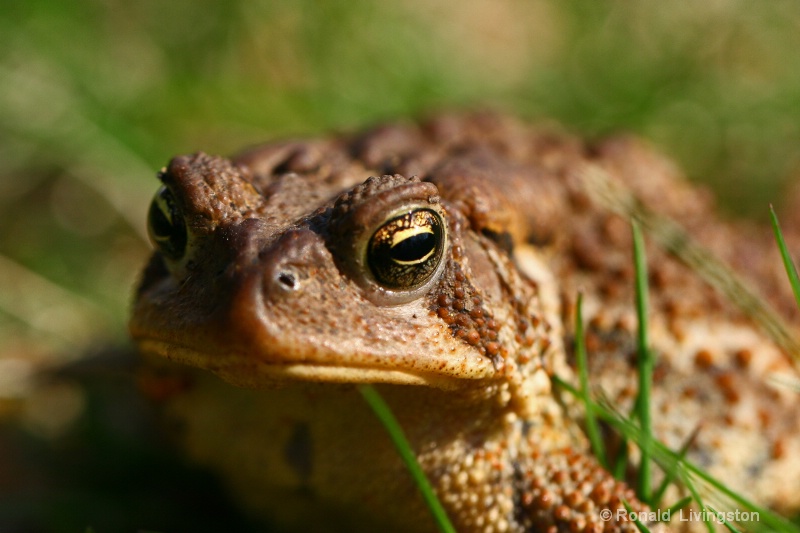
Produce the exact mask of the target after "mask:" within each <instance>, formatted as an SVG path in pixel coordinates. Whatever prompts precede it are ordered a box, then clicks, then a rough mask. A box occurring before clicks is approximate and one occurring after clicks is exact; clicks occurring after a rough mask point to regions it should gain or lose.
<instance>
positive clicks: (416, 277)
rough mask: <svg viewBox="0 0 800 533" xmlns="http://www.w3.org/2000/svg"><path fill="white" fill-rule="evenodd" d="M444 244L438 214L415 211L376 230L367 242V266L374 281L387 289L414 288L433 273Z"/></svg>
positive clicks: (396, 218)
mask: <svg viewBox="0 0 800 533" xmlns="http://www.w3.org/2000/svg"><path fill="white" fill-rule="evenodd" d="M444 241H445V239H444V227H443V222H442V219H441V217H440V216H439V214H438V213H436V212H435V211H433V210H431V209H415V210H412V211H409V212H408V213H404V214H402V215H400V216H397V217H395V218H392V219H391V220H389V221H388V222H386V223H384V224H383V225H382V226H381V227H380V228H378V230H377V231H376V232H375V233H374V234H373V235H372V238H371V239H370V241H369V246H368V248H367V264H369V268H370V270H371V271H372V275H373V276H374V277H375V280H376V281H377V282H378V283H380V284H381V285H383V286H384V287H386V288H387V289H394V290H398V289H400V290H409V289H415V288H417V287H419V286H420V285H422V284H424V283H425V282H426V281H428V280H429V279H430V277H431V276H432V275H433V274H434V273H435V272H436V267H438V266H439V263H440V262H441V260H442V254H443V252H444Z"/></svg>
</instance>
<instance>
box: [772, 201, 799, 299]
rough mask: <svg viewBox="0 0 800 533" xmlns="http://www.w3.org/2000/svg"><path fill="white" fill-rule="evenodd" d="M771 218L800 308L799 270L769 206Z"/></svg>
mask: <svg viewBox="0 0 800 533" xmlns="http://www.w3.org/2000/svg"><path fill="white" fill-rule="evenodd" d="M769 217H770V220H771V221H772V231H773V233H775V241H776V242H777V243H778V249H780V251H781V258H782V259H783V267H784V268H785V269H786V275H787V276H788V277H789V284H790V285H791V286H792V292H793V293H794V299H795V301H796V302H797V306H798V307H800V277H798V276H797V268H795V266H794V262H793V261H792V257H791V255H789V249H788V248H787V247H786V241H785V240H784V239H783V232H781V227H780V224H778V215H776V214H775V210H774V209H773V208H772V206H769Z"/></svg>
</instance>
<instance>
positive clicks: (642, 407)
mask: <svg viewBox="0 0 800 533" xmlns="http://www.w3.org/2000/svg"><path fill="white" fill-rule="evenodd" d="M631 227H632V231H633V260H634V266H635V268H636V314H637V316H638V319H639V329H638V336H637V344H638V350H639V358H638V370H639V395H638V398H637V405H638V410H637V416H638V418H639V424H640V426H641V428H642V439H641V442H639V443H638V444H639V448H640V449H641V452H642V459H641V464H640V465H639V479H638V481H639V494H640V495H641V498H642V499H643V500H644V501H646V502H649V501H650V494H651V491H652V488H651V486H650V484H651V481H650V480H651V469H650V467H651V465H650V442H651V440H652V422H651V420H650V393H651V390H650V389H651V386H652V382H653V366H654V361H653V357H652V353H651V351H650V342H649V339H648V325H647V308H648V301H647V300H648V293H647V258H646V257H645V250H644V238H643V237H642V230H641V229H640V228H639V224H638V223H637V222H636V220H632V221H631Z"/></svg>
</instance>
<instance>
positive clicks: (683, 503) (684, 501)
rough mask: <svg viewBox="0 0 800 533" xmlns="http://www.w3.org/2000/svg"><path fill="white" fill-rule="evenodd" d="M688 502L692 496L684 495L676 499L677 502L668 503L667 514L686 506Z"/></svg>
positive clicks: (690, 501)
mask: <svg viewBox="0 0 800 533" xmlns="http://www.w3.org/2000/svg"><path fill="white" fill-rule="evenodd" d="M690 503H692V497H691V496H685V497H683V498H681V499H680V500H678V501H677V502H675V503H674V504H672V505H670V506H669V507H668V508H667V514H668V515H669V516H672V513H674V512H675V511H679V510H681V509H683V508H684V507H686V506H687V505H689V504H690Z"/></svg>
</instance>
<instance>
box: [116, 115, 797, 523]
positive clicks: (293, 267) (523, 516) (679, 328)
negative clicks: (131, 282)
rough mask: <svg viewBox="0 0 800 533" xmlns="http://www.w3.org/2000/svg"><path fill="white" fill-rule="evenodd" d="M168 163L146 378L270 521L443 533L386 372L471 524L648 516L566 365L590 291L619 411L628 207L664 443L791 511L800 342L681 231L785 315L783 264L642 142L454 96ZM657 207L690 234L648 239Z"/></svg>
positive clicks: (594, 368)
mask: <svg viewBox="0 0 800 533" xmlns="http://www.w3.org/2000/svg"><path fill="white" fill-rule="evenodd" d="M593 176H594V178H593ZM598 176H599V177H601V178H602V179H600V178H598ZM159 179H160V180H161V182H162V186H161V188H160V189H159V191H158V192H157V194H156V196H155V198H154V200H153V203H152V205H151V207H150V212H149V231H150V236H151V240H152V242H153V244H154V247H155V252H154V254H153V256H152V259H151V260H150V262H149V264H148V265H147V267H146V268H145V270H144V273H143V275H142V279H141V283H140V285H139V288H138V291H137V294H136V299H135V304H134V309H133V317H132V320H131V323H130V329H131V333H132V336H133V338H134V339H135V342H136V343H137V345H138V347H139V349H140V351H141V352H142V353H143V354H145V357H146V358H147V360H148V361H149V367H148V368H149V370H148V371H147V373H146V374H145V375H146V376H149V377H146V378H145V379H144V380H143V381H144V382H145V384H146V388H148V389H149V390H150V391H151V393H153V394H154V395H156V396H159V397H160V398H161V401H162V402H163V404H164V409H165V411H166V412H167V413H168V416H170V417H171V418H172V419H174V420H176V421H178V423H179V424H178V425H179V426H180V434H181V438H182V442H183V444H184V446H185V448H186V449H187V450H188V452H189V454H190V455H191V456H192V457H193V458H194V459H195V460H197V461H199V462H200V463H203V464H206V465H209V466H211V467H213V468H214V469H216V470H217V471H219V472H220V473H221V475H222V476H223V477H224V479H225V480H226V482H227V483H228V485H229V486H230V487H231V489H232V490H233V491H234V492H235V493H236V494H237V496H238V498H239V499H240V500H241V501H242V502H243V503H244V505H246V506H247V507H248V508H249V509H251V510H253V512H255V513H257V514H258V515H260V516H263V517H265V518H266V519H267V520H268V521H269V522H270V523H272V524H277V525H278V526H280V527H284V528H288V529H293V530H298V531H354V530H362V531H377V530H381V531H433V530H435V529H434V524H433V521H432V519H431V517H430V516H429V514H428V513H427V510H426V509H425V506H424V503H423V501H422V499H421V497H420V496H419V494H418V492H417V489H416V488H415V486H414V485H413V483H412V481H411V478H410V476H409V474H408V473H407V472H406V471H405V469H404V466H403V465H402V463H401V461H400V459H399V457H398V456H397V454H396V453H395V451H394V449H393V448H392V445H391V443H390V441H389V439H388V437H387V436H386V435H385V434H384V430H383V429H382V428H381V427H380V426H379V424H378V423H377V421H376V419H375V418H374V416H373V414H372V413H371V412H370V411H369V409H368V408H367V407H366V405H365V404H364V403H363V401H362V399H361V398H360V396H359V395H358V393H357V392H356V390H355V385H356V384H360V383H372V384H376V388H377V389H378V391H379V392H380V393H381V395H382V396H383V397H384V398H385V399H386V401H387V402H388V404H389V405H390V406H391V409H392V410H393V412H394V414H395V416H396V417H397V418H398V420H399V422H400V424H401V426H402V428H403V430H404V431H405V433H406V435H407V437H408V439H409V441H410V443H411V446H412V449H413V450H414V452H415V454H416V455H417V459H418V461H419V463H420V464H421V466H422V468H423V470H424V471H425V473H426V474H427V476H428V478H429V479H430V481H431V483H432V485H433V487H434V489H435V491H436V493H437V495H438V497H439V499H440V501H441V502H442V504H443V506H444V507H445V509H446V510H447V513H448V515H449V516H450V518H451V520H452V521H453V523H454V524H455V527H456V529H457V530H458V531H467V532H469V531H481V532H494V531H496V532H501V531H540V530H541V531H634V530H635V526H634V525H633V523H632V522H629V521H628V520H627V519H626V517H625V516H623V515H624V513H619V512H618V511H619V510H622V509H624V506H623V501H625V502H628V503H629V504H630V505H631V506H632V508H633V509H634V510H644V509H646V508H647V507H646V506H645V505H644V504H642V503H640V502H639V500H637V498H636V495H635V494H634V493H633V491H632V490H631V489H630V488H629V486H628V485H626V484H625V482H623V481H618V480H616V479H615V478H614V477H613V476H612V475H611V474H609V473H608V472H606V471H605V470H604V469H603V468H602V467H601V466H600V463H599V462H598V461H597V460H596V459H595V458H593V457H592V454H591V452H590V450H589V446H588V444H587V439H586V438H585V437H584V433H583V430H582V428H583V416H582V410H581V406H580V405H579V403H578V402H576V401H575V400H574V399H573V398H571V397H570V396H569V395H568V394H566V393H565V392H564V391H562V390H561V389H559V388H558V387H556V386H554V378H555V377H556V376H557V377H558V378H559V379H562V380H564V381H567V382H574V375H575V372H574V369H573V367H574V363H575V357H574V351H575V345H576V343H575V331H574V327H573V324H574V323H575V313H576V305H575V303H576V298H577V295H578V294H579V293H581V294H582V295H583V301H584V305H583V311H584V312H583V315H584V316H583V317H582V318H583V320H584V321H585V324H586V345H587V348H588V353H589V371H590V379H591V383H592V387H593V390H594V391H595V392H597V393H598V394H601V395H602V396H603V397H605V398H608V399H609V400H610V401H611V402H612V404H613V405H615V406H617V407H618V409H619V410H620V411H621V412H627V411H628V410H630V408H631V406H632V404H633V402H634V400H635V397H636V391H637V388H636V383H637V381H636V380H637V377H636V357H637V349H636V338H637V321H636V314H635V307H634V282H633V281H634V267H633V260H632V258H631V233H630V225H629V217H628V216H627V215H629V214H634V215H636V214H637V213H638V215H640V216H642V217H643V218H644V221H643V223H644V225H645V227H648V221H649V222H651V224H650V226H653V227H651V228H649V229H650V231H649V233H648V234H649V237H648V248H647V253H648V259H649V265H648V266H649V280H650V324H649V334H650V343H651V349H652V353H653V354H654V355H655V357H656V368H655V373H654V376H653V380H654V381H653V393H652V398H651V411H652V418H653V428H654V433H655V435H656V437H658V438H659V439H661V440H662V441H663V442H664V443H665V444H666V445H667V446H670V447H672V448H673V449H678V448H680V447H681V446H683V445H685V444H686V443H688V444H689V451H688V458H689V459H690V460H691V461H693V462H695V463H697V464H699V465H700V466H701V467H703V468H704V469H706V470H707V471H709V472H710V473H711V474H712V475H713V476H716V477H717V478H719V479H720V480H722V482H723V483H725V484H726V486H728V487H729V488H731V489H732V490H735V491H738V492H740V493H742V494H745V495H747V496H749V497H752V498H754V499H756V500H758V501H759V502H760V503H762V504H765V505H768V506H771V507H773V508H778V509H781V510H785V511H791V510H794V509H797V508H798V504H800V438H799V436H800V431H799V430H800V417H797V416H796V414H797V412H796V409H795V405H796V404H797V392H796V391H794V390H792V389H791V387H788V386H786V385H785V384H781V383H779V382H778V381H779V380H777V379H775V377H776V376H778V377H780V376H783V377H784V378H785V379H791V378H794V377H795V373H794V372H795V371H794V366H793V361H792V359H791V357H790V355H789V352H791V348H787V347H786V346H782V345H781V343H780V339H778V340H776V335H774V334H772V335H771V334H769V333H764V332H763V330H764V328H763V327H762V326H763V324H761V325H759V324H757V320H756V319H755V318H754V316H753V315H754V313H753V312H748V310H747V308H746V307H747V306H743V305H738V306H737V305H734V304H732V303H731V302H730V300H731V298H730V291H728V292H726V290H725V288H724V287H723V288H722V290H720V287H719V285H720V284H719V283H717V284H716V285H717V286H716V287H715V286H714V283H713V282H712V283H709V278H710V277H713V276H708V275H706V276H704V275H701V273H699V272H698V265H697V264H695V263H692V259H691V258H692V253H691V251H692V250H695V249H699V247H701V246H702V247H704V248H703V249H709V250H712V251H713V253H715V254H716V255H717V256H719V257H721V258H722V259H723V260H725V261H727V262H729V263H730V264H732V265H734V266H735V267H736V268H737V269H738V270H739V271H740V275H741V276H744V277H749V278H750V279H751V280H752V281H751V283H753V284H756V285H758V286H759V287H760V289H759V290H760V291H761V293H762V294H763V297H762V298H763V302H768V303H769V304H771V305H773V306H777V307H778V308H780V309H781V311H783V312H785V313H793V312H795V311H794V310H793V308H792V307H791V304H790V298H789V295H788V294H787V289H786V288H785V287H787V286H788V285H787V282H786V279H785V275H784V274H783V273H782V271H781V269H782V266H781V262H780V258H779V256H778V255H777V252H776V250H775V247H774V244H773V243H772V241H771V238H770V237H769V236H768V234H766V233H764V232H761V231H760V230H759V229H757V228H753V227H751V226H750V225H745V224H740V223H731V222H723V221H721V219H719V218H718V217H716V216H715V215H714V214H713V202H712V200H711V198H710V196H709V195H708V194H707V193H706V192H704V191H702V190H700V189H698V188H696V187H693V186H691V185H689V184H688V183H687V182H686V181H685V180H684V179H683V178H682V177H681V176H680V174H679V172H678V171H677V170H676V169H675V167H674V166H673V165H672V164H671V163H670V162H669V161H668V160H666V159H665V158H664V157H661V156H659V155H658V154H656V153H654V152H653V151H652V150H650V149H649V148H648V147H647V146H645V144H644V143H642V142H640V141H637V140H634V139H630V138H625V137H617V138H612V139H608V140H605V141H599V142H593V143H588V142H583V141H580V140H578V139H576V138H574V137H572V136H570V135H567V134H565V133H562V132H560V131H554V130H553V129H552V128H551V129H540V128H535V127H531V126H528V125H525V124H523V123H521V122H519V121H517V120H515V119H512V118H509V117H504V116H498V115H494V114H487V113H476V114H467V115H441V116H437V117H434V118H431V119H429V120H427V121H425V122H422V123H419V124H416V123H403V124H394V125H387V126H380V127H376V128H373V129H371V130H369V131H366V132H364V133H361V134H355V135H340V136H331V137H327V138H320V139H313V140H299V141H283V142H275V143H272V144H267V145H264V146H260V147H256V148H254V149H250V150H248V151H246V152H244V153H243V154H241V155H239V156H237V157H234V158H232V159H226V158H221V157H212V156H209V155H206V154H203V153H197V154H194V155H190V156H182V157H177V158H175V159H173V160H172V161H171V162H170V164H169V165H168V166H167V167H166V168H165V169H163V170H162V171H161V172H160V173H159ZM593 184H594V185H593ZM597 184H600V185H602V186H601V187H598V186H596V185H597ZM604 187H605V189H604ZM602 190H607V191H608V190H610V191H612V193H611V194H610V197H611V200H609V199H608V197H609V194H605V195H604V194H603V192H602ZM598 191H600V192H598ZM607 191H606V192H607ZM614 199H616V200H620V201H617V202H616V203H615V201H614ZM621 200H624V201H621ZM618 204H624V205H628V206H629V209H628V211H629V213H627V214H626V211H625V209H626V208H625V207H622V208H620V207H619V205H618ZM615 206H616V207H615ZM668 220H677V221H679V222H680V223H681V224H682V226H683V228H684V231H685V233H678V234H677V235H678V237H677V238H672V240H670V237H669V234H670V232H669V231H661V232H660V233H659V227H661V228H662V229H663V227H667V228H668V229H669V228H672V226H670V225H667V226H664V225H663V224H668V223H667V222H663V224H662V225H661V226H660V225H659V224H661V222H659V221H668ZM653 221H655V222H653ZM673 233H675V232H674V231H673ZM659 234H668V235H667V237H663V235H662V237H663V238H661V240H660V241H659V239H658V235H659ZM686 235H690V236H691V240H692V242H693V243H694V242H696V243H699V244H697V245H691V246H695V247H696V248H692V247H690V248H688V250H689V252H690V253H686V249H687V248H686V246H688V245H684V244H685V243H683V240H684V239H683V238H682V237H681V236H686ZM673 237H674V236H673ZM682 250H683V252H682ZM736 279H738V278H736ZM712 281H713V280H712ZM723 285H724V284H723ZM743 308H745V309H744V310H743ZM762 322H763V321H762ZM784 344H785V343H784ZM220 378H221V379H220ZM147 384H149V385H147ZM608 438H609V440H611V439H612V437H608ZM609 510H610V511H613V514H612V515H611V519H610V520H609V519H608V516H609V515H608V514H607V513H605V512H604V511H609ZM650 527H653V528H654V529H653V530H656V529H657V528H658V527H664V526H663V525H659V524H650Z"/></svg>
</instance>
